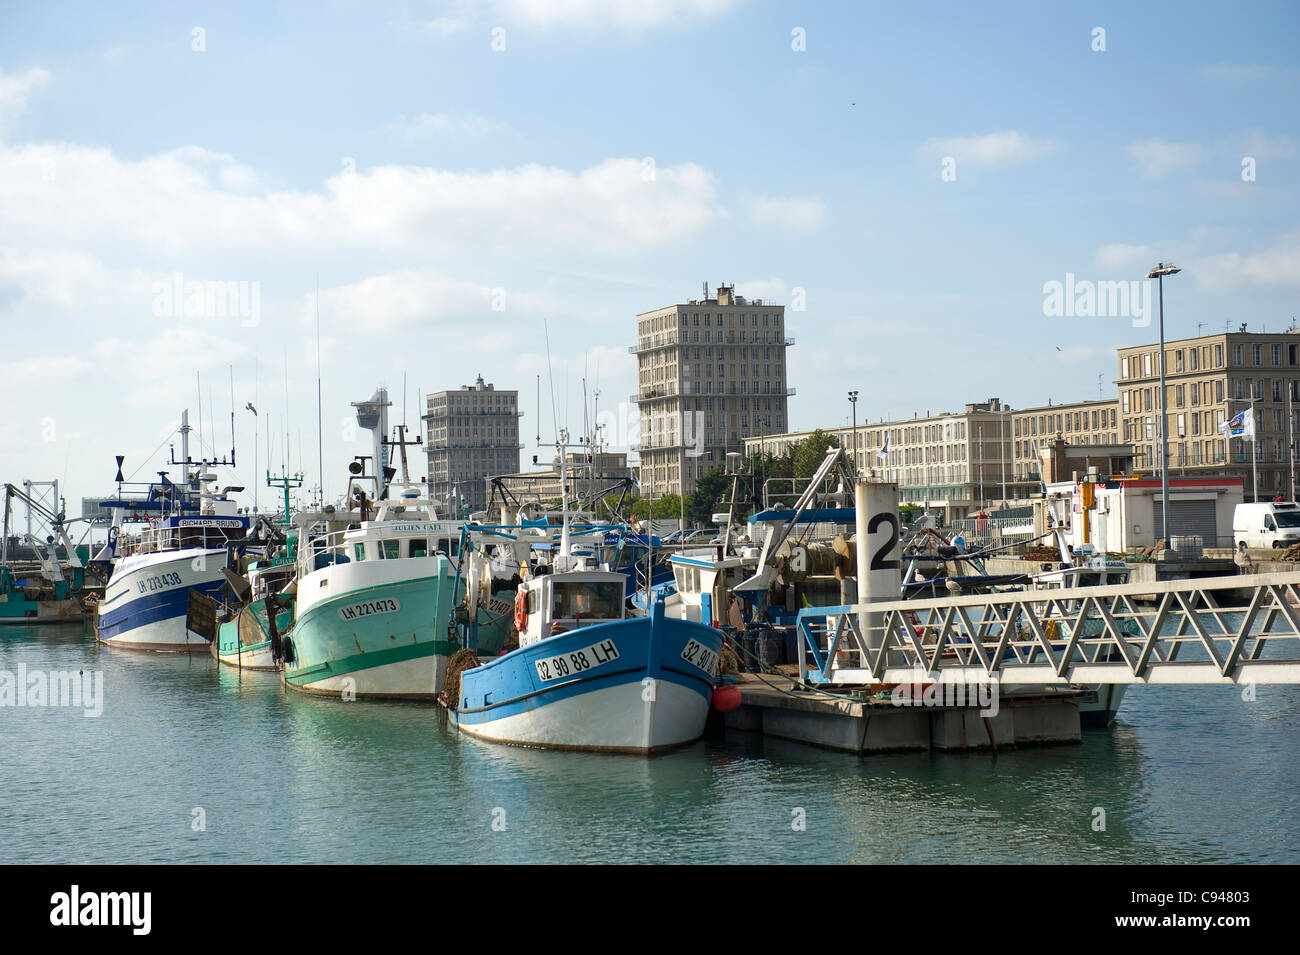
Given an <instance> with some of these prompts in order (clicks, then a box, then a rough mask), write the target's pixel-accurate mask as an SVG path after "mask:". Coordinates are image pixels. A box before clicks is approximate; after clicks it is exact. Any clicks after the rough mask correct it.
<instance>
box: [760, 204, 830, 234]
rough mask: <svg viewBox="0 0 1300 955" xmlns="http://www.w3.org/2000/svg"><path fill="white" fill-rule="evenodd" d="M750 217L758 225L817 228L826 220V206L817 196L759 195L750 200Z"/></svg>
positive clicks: (785, 227)
mask: <svg viewBox="0 0 1300 955" xmlns="http://www.w3.org/2000/svg"><path fill="white" fill-rule="evenodd" d="M748 207H749V217H750V219H752V220H753V221H754V222H755V223H756V224H758V225H774V226H780V227H781V228H784V229H815V228H817V227H818V226H820V225H823V224H825V222H826V206H825V205H824V204H823V203H822V201H821V200H820V199H818V198H817V197H816V196H809V197H802V198H801V197H793V196H792V197H781V196H758V197H756V198H753V199H750V200H749V202H748Z"/></svg>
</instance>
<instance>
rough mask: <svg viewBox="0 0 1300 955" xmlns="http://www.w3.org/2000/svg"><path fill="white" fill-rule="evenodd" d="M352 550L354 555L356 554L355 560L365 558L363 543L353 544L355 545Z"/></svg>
mask: <svg viewBox="0 0 1300 955" xmlns="http://www.w3.org/2000/svg"><path fill="white" fill-rule="evenodd" d="M353 551H354V552H355V553H356V555H357V560H365V559H366V545H365V544H357V545H355V546H354V547H353Z"/></svg>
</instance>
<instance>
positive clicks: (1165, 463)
mask: <svg viewBox="0 0 1300 955" xmlns="http://www.w3.org/2000/svg"><path fill="white" fill-rule="evenodd" d="M1181 271H1182V269H1179V268H1175V267H1174V266H1172V265H1170V264H1169V263H1167V262H1157V263H1156V267H1155V268H1154V269H1152V270H1151V271H1150V272H1148V273H1147V278H1149V279H1155V280H1156V281H1157V282H1158V283H1159V286H1160V530H1161V534H1162V536H1163V538H1164V546H1165V547H1168V546H1169V414H1168V409H1167V408H1166V407H1165V405H1166V396H1165V276H1166V275H1177V274H1178V273H1179V272H1181Z"/></svg>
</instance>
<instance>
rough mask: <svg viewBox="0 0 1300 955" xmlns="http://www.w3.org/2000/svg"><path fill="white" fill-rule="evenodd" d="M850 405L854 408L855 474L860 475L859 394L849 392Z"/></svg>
mask: <svg viewBox="0 0 1300 955" xmlns="http://www.w3.org/2000/svg"><path fill="white" fill-rule="evenodd" d="M849 404H850V405H852V406H853V432H852V433H853V473H854V474H857V473H858V393H857V392H856V391H850V392H849Z"/></svg>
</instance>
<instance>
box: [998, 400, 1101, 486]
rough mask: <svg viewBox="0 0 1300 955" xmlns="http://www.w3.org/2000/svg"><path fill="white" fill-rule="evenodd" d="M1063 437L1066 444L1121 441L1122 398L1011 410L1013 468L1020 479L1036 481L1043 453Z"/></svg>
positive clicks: (1076, 444)
mask: <svg viewBox="0 0 1300 955" xmlns="http://www.w3.org/2000/svg"><path fill="white" fill-rule="evenodd" d="M1057 439H1060V440H1061V441H1064V442H1065V444H1066V445H1068V446H1071V447H1076V446H1080V445H1098V446H1100V445H1110V446H1113V445H1117V444H1119V443H1120V422H1119V400H1118V399H1116V398H1105V399H1098V400H1096V401H1074V402H1070V403H1068V404H1052V403H1049V404H1047V405H1045V406H1040V407H1037V408H1021V409H1019V410H1017V411H1013V412H1012V413H1011V440H1012V445H1011V462H1012V464H1011V470H1012V473H1013V474H1014V475H1015V479H1016V480H1017V481H1037V480H1039V478H1040V475H1041V465H1042V452H1043V450H1044V449H1046V448H1049V447H1051V446H1052V444H1053V443H1054V442H1055V441H1056V440H1057Z"/></svg>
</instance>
